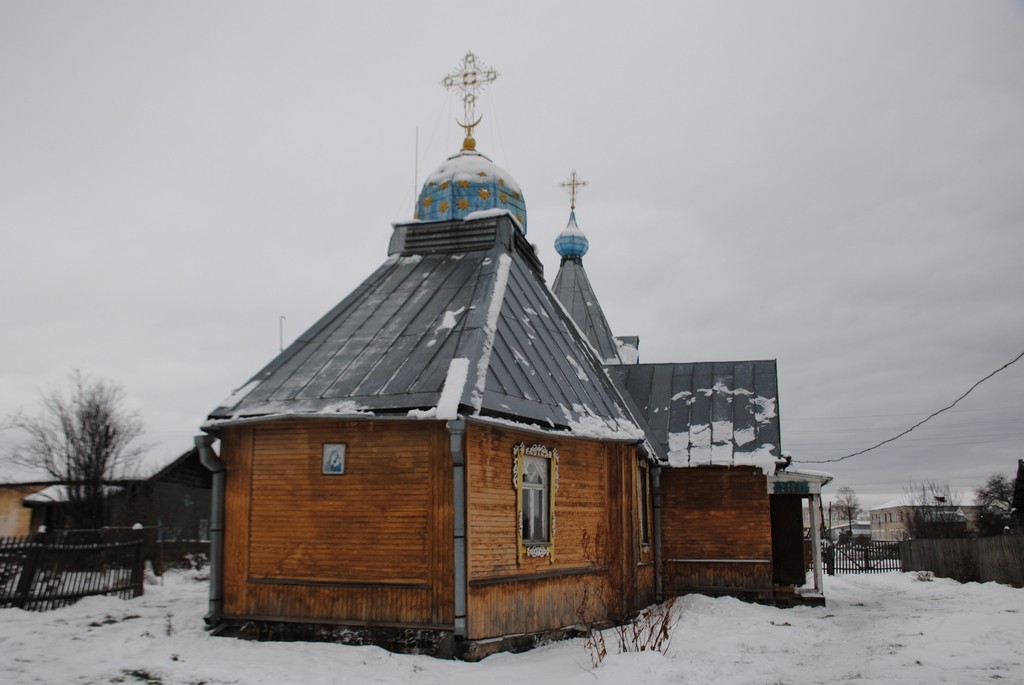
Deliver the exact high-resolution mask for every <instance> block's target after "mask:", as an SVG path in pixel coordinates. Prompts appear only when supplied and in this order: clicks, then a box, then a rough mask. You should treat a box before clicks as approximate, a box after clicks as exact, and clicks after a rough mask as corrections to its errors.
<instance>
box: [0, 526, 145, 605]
mask: <svg viewBox="0 0 1024 685" xmlns="http://www.w3.org/2000/svg"><path fill="white" fill-rule="evenodd" d="M144 550H145V546H144V541H143V537H142V535H140V534H138V533H137V532H135V531H121V530H112V531H106V530H99V531H56V532H54V533H48V534H45V535H35V536H32V537H27V538H0V607H19V608H22V609H28V610H32V611H46V610H48V609H56V608H58V607H62V606H67V605H68V604H73V603H74V602H76V601H78V600H79V599H81V598H82V597H87V596H90V595H117V596H118V597H122V598H124V599H128V598H131V597H138V596H139V595H141V594H142V580H143V573H144V567H145V562H144V558H145V554H144Z"/></svg>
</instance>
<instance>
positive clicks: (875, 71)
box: [0, 0, 1024, 506]
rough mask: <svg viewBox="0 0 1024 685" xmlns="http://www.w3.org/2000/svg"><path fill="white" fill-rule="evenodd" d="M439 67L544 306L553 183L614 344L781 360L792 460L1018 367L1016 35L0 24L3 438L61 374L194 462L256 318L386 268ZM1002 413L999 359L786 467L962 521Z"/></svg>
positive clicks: (699, 27) (181, 10)
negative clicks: (466, 64) (470, 83)
mask: <svg viewBox="0 0 1024 685" xmlns="http://www.w3.org/2000/svg"><path fill="white" fill-rule="evenodd" d="M467 50H473V51H474V52H476V54H477V55H478V56H479V59H480V60H481V61H483V62H484V63H486V64H487V65H489V66H492V67H494V68H496V69H497V70H498V71H499V73H500V74H501V76H500V78H499V79H498V81H497V82H496V83H494V84H493V85H492V86H491V87H490V88H489V89H488V90H487V91H486V92H485V94H484V95H483V96H482V98H481V107H480V108H479V110H478V111H480V112H481V113H482V114H483V116H484V119H483V123H482V124H481V126H480V127H479V128H478V130H477V134H476V138H477V141H478V147H479V149H480V150H481V151H482V152H484V153H485V154H488V155H489V156H490V157H491V158H492V159H494V161H495V162H496V163H497V164H499V165H500V166H502V167H503V168H505V169H506V170H508V171H509V172H510V173H511V174H512V175H513V176H514V177H515V179H516V180H517V181H518V183H519V184H520V186H521V187H522V188H523V192H524V197H525V200H526V205H527V210H528V213H529V234H528V238H529V239H530V240H531V241H532V242H534V243H536V244H537V246H538V248H539V252H540V255H541V257H542V260H543V261H544V263H545V265H546V269H547V271H546V276H547V280H548V282H549V283H550V281H551V280H552V279H553V278H554V275H555V273H556V271H557V268H558V258H557V255H556V253H555V252H554V249H553V247H552V241H553V240H554V238H555V236H556V235H557V234H558V232H559V231H561V230H562V228H564V226H565V223H566V220H567V218H568V197H567V195H566V194H565V192H564V191H563V190H562V189H561V188H559V185H558V184H559V183H560V182H561V181H563V180H565V179H566V178H567V177H568V175H569V172H570V171H571V170H572V169H576V170H578V172H579V174H580V175H581V176H582V177H583V178H584V179H586V180H588V181H589V183H590V184H589V185H588V186H587V187H586V188H585V189H583V191H581V193H580V196H579V199H578V202H577V218H578V221H579V225H580V227H581V228H582V230H583V231H584V232H585V233H586V234H587V235H588V237H589V238H590V243H591V249H590V252H589V253H588V254H587V256H586V257H585V259H584V265H585V267H586V268H587V271H588V273H589V275H590V279H591V281H592V282H593V285H594V287H595V289H596V291H597V294H598V296H599V297H600V299H601V303H602V305H603V307H604V310H605V313H606V315H607V316H608V319H609V321H610V322H611V325H612V327H613V329H614V330H615V333H616V334H618V335H638V336H640V339H641V348H640V351H641V361H643V362H668V361H713V360H740V359H777V360H778V369H779V388H780V397H779V408H780V415H781V417H782V438H783V448H784V449H785V450H787V451H789V452H791V453H793V455H794V457H795V458H796V459H797V460H805V461H808V460H821V459H829V458H835V457H840V456H843V455H845V454H848V453H850V452H854V451H857V450H860V449H863V448H865V447H869V446H870V445H872V444H875V443H877V442H879V441H881V440H884V439H886V438H888V437H891V436H892V435H894V434H896V433H898V432H900V431H901V430H903V429H905V428H907V427H908V426H910V425H912V424H913V423H916V422H917V421H919V420H921V419H922V418H924V417H925V416H927V415H928V414H930V413H931V412H933V411H935V410H936V409H939V408H941V407H943V406H945V405H947V404H949V403H950V402H952V401H953V400H954V399H956V398H957V397H958V396H959V395H961V394H962V393H963V392H964V391H966V390H967V389H968V388H969V387H970V386H971V385H972V384H973V383H974V382H976V381H977V380H979V379H980V378H982V377H983V376H985V375H987V374H988V373H990V372H992V371H994V370H995V369H997V368H998V367H1000V366H1002V365H1003V364H1005V363H1006V362H1008V361H1010V360H1011V359H1013V358H1014V357H1015V356H1016V355H1018V354H1019V353H1020V352H1021V351H1022V350H1024V268H1022V255H1024V3H1021V2H984V3H980V2H968V1H966V0H965V1H963V2H944V1H942V2H940V1H936V0H925V1H921V2H888V1H886V2H881V1H880V2H846V3H837V2H772V3H764V2H743V3H740V2H731V3H722V2H701V3H691V2H661V3H653V2H650V3H645V2H614V3H605V2H590V1H588V2H582V1H578V2H558V3H552V2H529V1H527V2H518V3H515V4H509V3H502V4H497V3H493V4H492V3H480V2H466V3H461V2H445V1H438V2H433V3H423V2H409V3H340V2H304V1H293V2H287V3H285V2H249V1H247V2H205V1H204V2H174V3H169V2H168V3H140V2H128V1H125V2H89V3H80V2H47V3H40V2H27V1H26V2H12V1H11V0H0V289H2V292H3V296H2V298H0V320H2V322H3V323H2V325H3V331H4V335H3V354H2V355H0V416H2V415H6V414H9V413H10V412H13V411H15V410H17V409H18V408H19V407H22V406H24V407H25V408H26V409H28V410H30V411H31V410H32V409H33V406H34V401H35V398H36V397H37V396H38V394H39V392H40V391H43V390H47V389H50V388H53V387H58V386H61V385H63V384H65V382H66V378H67V374H68V372H69V371H70V370H72V369H76V368H77V369H81V370H83V371H85V372H87V373H90V374H92V375H93V376H95V377H99V378H105V379H109V380H112V381H115V382H117V383H120V384H121V385H122V386H123V387H124V389H125V393H126V395H127V397H128V400H129V404H130V406H131V407H133V408H135V409H137V410H138V411H139V412H140V413H141V415H142V417H143V419H144V421H145V424H146V427H147V435H146V438H147V440H148V441H150V442H152V443H154V445H155V446H154V450H155V451H156V452H158V453H161V454H176V453H180V452H182V451H184V450H185V449H187V448H188V447H189V446H190V444H191V440H192V436H193V435H194V434H195V433H196V432H197V430H198V427H199V425H200V424H201V423H202V421H203V419H204V418H205V416H206V414H207V413H208V412H209V411H210V410H212V409H213V408H214V407H215V406H216V405H217V404H218V403H219V401H220V400H222V399H223V398H224V397H226V396H227V395H228V394H230V393H231V391H232V390H234V389H235V388H236V387H238V386H240V385H242V384H243V383H244V382H245V381H246V380H248V378H249V377H250V376H251V375H252V374H253V373H255V372H256V371H257V370H259V368H261V367H262V366H263V365H264V364H265V363H267V362H268V361H269V360H270V359H271V358H272V357H273V356H274V355H275V354H276V353H277V351H278V347H279V322H280V317H282V316H284V317H286V319H285V321H284V332H285V342H286V343H287V342H290V341H291V340H292V339H294V338H295V337H296V336H297V335H298V334H299V333H301V332H302V331H303V330H304V329H305V328H306V327H308V326H309V325H311V324H312V323H313V322H314V321H315V320H316V319H317V318H318V317H319V316H320V315H321V314H323V313H324V312H326V311H327V310H328V309H329V308H330V307H331V306H332V305H334V304H335V303H336V302H338V301H339V300H341V299H342V298H343V297H344V296H345V295H347V294H348V293H349V292H350V291H351V290H352V289H353V288H354V287H355V286H356V285H358V283H359V282H361V281H362V280H363V279H364V278H365V277H366V276H367V275H369V274H370V273H371V272H372V271H373V270H374V269H375V268H376V267H377V266H378V265H379V264H380V263H381V262H382V261H383V260H384V259H385V258H386V254H387V245H388V239H389V236H390V231H391V222H393V221H400V220H405V219H409V218H411V216H412V211H413V204H414V202H415V195H416V193H417V190H418V189H417V187H416V184H417V181H418V180H419V181H422V179H423V178H424V177H425V176H426V175H427V174H428V173H429V172H430V171H431V170H432V169H433V168H434V167H436V166H437V165H438V164H440V163H441V162H442V161H443V160H444V158H445V157H446V156H448V155H450V154H453V153H454V152H456V151H457V150H458V148H459V146H460V143H461V129H459V128H458V127H457V126H456V125H455V118H456V117H458V116H460V115H461V104H460V103H459V102H458V101H457V100H456V99H455V98H454V96H452V95H450V94H449V93H447V92H446V91H445V90H444V89H443V88H442V87H441V85H440V81H441V79H442V78H443V77H444V76H445V75H446V74H447V73H449V72H450V71H452V70H453V69H455V68H456V67H457V66H458V63H459V61H460V59H461V58H462V56H463V55H464V54H465V53H466V51H467ZM417 131H418V134H417ZM417 135H418V141H419V146H418V154H417V142H416V141H417ZM417 160H418V163H417ZM1022 390H1024V360H1022V361H1021V362H1018V363H1017V364H1015V365H1013V366H1011V367H1009V368H1008V369H1006V370H1005V371H1003V372H1001V373H1000V374H997V375H996V376H995V377H993V378H992V379H991V380H989V381H987V382H986V383H984V384H982V385H981V386H979V387H978V389H977V390H975V391H974V393H973V394H972V395H971V396H970V397H968V398H967V399H965V400H964V401H963V402H961V403H960V404H959V405H958V406H957V407H956V408H955V409H954V410H953V411H950V412H948V413H946V414H944V415H942V416H941V417H939V418H937V419H935V420H933V421H932V422H931V423H929V424H927V425H926V426H923V427H922V428H920V429H918V430H916V431H914V432H913V433H912V434H910V435H909V436H908V437H906V438H904V439H902V440H900V441H898V442H895V443H893V444H891V445H888V446H886V447H884V448H881V449H879V450H876V451H874V452H870V453H868V454H865V455H863V456H860V457H855V458H853V459H849V460H846V461H844V462H841V463H838V464H830V465H812V464H810V463H802V464H800V466H803V467H805V468H815V469H824V470H828V471H830V472H831V473H833V474H835V476H836V480H835V482H834V483H833V485H831V486H830V487H829V491H831V492H834V491H835V489H836V488H838V487H840V486H842V485H848V486H850V487H853V488H854V489H855V490H857V492H858V493H860V495H861V500H862V503H863V504H866V505H868V506H871V505H876V504H879V503H881V502H882V501H884V500H886V499H888V498H890V497H895V496H897V495H899V494H901V493H902V492H903V490H904V488H906V487H907V483H908V481H910V480H915V481H923V480H937V481H948V482H949V483H950V484H951V485H952V486H954V487H955V488H961V489H965V490H969V489H970V488H972V487H974V486H976V485H978V484H980V483H981V482H983V481H984V479H985V478H986V477H987V476H988V475H989V474H991V473H993V472H1003V473H1007V474H1010V473H1012V472H1013V471H1014V470H1015V467H1016V460H1017V459H1019V458H1022V457H1024V392H1022ZM13 439H14V438H13V436H12V435H11V433H10V432H8V433H7V434H5V435H3V436H0V445H3V446H6V447H9V445H10V443H11V442H12V440H13ZM827 492H828V491H827Z"/></svg>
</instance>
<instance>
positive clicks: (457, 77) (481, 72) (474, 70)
mask: <svg viewBox="0 0 1024 685" xmlns="http://www.w3.org/2000/svg"><path fill="white" fill-rule="evenodd" d="M497 78H498V72H497V71H495V70H494V69H491V68H490V67H488V66H486V65H485V64H484V63H483V62H479V61H478V60H477V58H476V55H474V54H473V53H472V52H467V53H466V56H465V57H463V58H462V63H461V64H459V68H458V69H456V70H455V71H453V72H452V73H450V74H448V75H447V76H445V77H444V80H443V81H441V85H443V86H444V87H445V88H447V89H448V90H457V91H460V92H461V93H462V95H460V96H459V99H460V100H462V106H463V109H464V114H465V121H464V122H463V121H460V122H458V124H459V126H461V127H462V128H464V129H466V142H465V143H464V144H463V149H466V150H472V149H474V148H475V147H476V145H475V143H474V142H472V141H473V127H474V126H476V125H477V124H479V123H480V119H482V118H483V117H482V116H481V117H478V118H476V119H475V120H474V116H475V115H476V97H477V93H479V92H480V91H481V90H483V89H484V88H485V87H486V86H488V85H489V84H491V83H492V82H494V81H495V80H496V79H497Z"/></svg>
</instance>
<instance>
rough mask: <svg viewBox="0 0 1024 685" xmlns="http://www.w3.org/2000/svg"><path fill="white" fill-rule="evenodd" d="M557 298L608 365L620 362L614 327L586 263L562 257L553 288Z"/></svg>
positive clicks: (573, 258)
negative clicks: (606, 315) (586, 267)
mask: <svg viewBox="0 0 1024 685" xmlns="http://www.w3.org/2000/svg"><path fill="white" fill-rule="evenodd" d="M551 290H552V291H553V292H554V293H555V297H557V298H558V301H559V302H561V303H562V306H563V307H565V309H566V311H568V312H569V315H570V316H571V317H572V319H573V321H575V322H576V325H577V326H579V328H580V330H581V331H582V332H583V335H585V336H586V337H587V340H588V341H589V342H590V344H591V345H593V347H594V349H595V350H597V353H598V354H599V355H601V359H602V361H604V363H605V364H618V363H620V359H619V351H618V348H619V346H618V343H617V342H616V340H615V337H614V336H613V335H612V329H611V326H609V325H608V319H607V318H605V315H604V311H603V310H602V309H601V304H600V303H599V302H598V300H597V295H596V294H595V293H594V288H593V286H591V285H590V279H589V278H587V272H586V270H585V269H584V268H583V261H582V259H581V258H580V257H578V256H568V257H563V258H562V264H561V266H560V267H559V268H558V274H557V275H556V276H555V282H554V283H553V284H552V286H551Z"/></svg>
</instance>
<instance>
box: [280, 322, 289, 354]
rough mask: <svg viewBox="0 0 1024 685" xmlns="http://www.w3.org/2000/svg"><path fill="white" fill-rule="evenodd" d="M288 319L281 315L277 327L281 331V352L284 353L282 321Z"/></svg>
mask: <svg viewBox="0 0 1024 685" xmlns="http://www.w3.org/2000/svg"><path fill="white" fill-rule="evenodd" d="M286 318H288V317H286V316H285V315H283V314H282V315H281V319H280V320H279V321H278V325H279V326H280V329H281V351H282V352H284V320H285V319H286Z"/></svg>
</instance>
